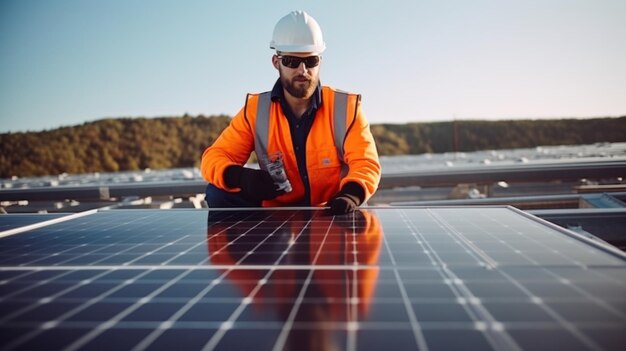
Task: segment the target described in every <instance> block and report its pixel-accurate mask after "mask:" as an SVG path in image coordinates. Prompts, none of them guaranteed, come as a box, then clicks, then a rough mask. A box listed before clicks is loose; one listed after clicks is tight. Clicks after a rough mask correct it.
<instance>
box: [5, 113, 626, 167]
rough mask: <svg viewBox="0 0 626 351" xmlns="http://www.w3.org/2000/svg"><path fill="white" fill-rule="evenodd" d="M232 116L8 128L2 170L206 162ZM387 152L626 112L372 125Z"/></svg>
mask: <svg viewBox="0 0 626 351" xmlns="http://www.w3.org/2000/svg"><path fill="white" fill-rule="evenodd" d="M229 121H230V117H228V116H211V117H205V116H197V117H191V116H187V115H186V116H183V117H167V118H132V119H131V118H120V119H103V120H99V121H96V122H90V123H85V124H82V125H78V126H73V127H64V128H59V129H55V130H49V131H42V132H29V133H7V134H0V150H2V153H1V155H0V177H2V178H7V177H11V176H34V175H51V174H60V173H63V172H67V173H85V172H114V171H121V170H137V169H144V168H152V169H163V168H176V167H192V166H198V165H199V162H200V156H201V155H202V151H203V150H204V149H205V148H206V147H207V146H208V145H210V144H211V143H212V142H213V141H214V140H215V139H216V138H217V136H218V135H219V133H220V132H221V131H222V130H223V129H224V128H225V127H226V126H227V125H228V123H229ZM372 133H373V134H374V137H375V139H376V144H377V146H378V150H379V153H380V154H381V155H400V154H421V153H439V152H449V151H476V150H485V149H508V148H522V147H534V146H539V145H577V144H591V143H596V142H624V141H626V117H620V118H596V119H559V120H512V121H455V122H437V123H410V124H402V125H398V124H378V125H372Z"/></svg>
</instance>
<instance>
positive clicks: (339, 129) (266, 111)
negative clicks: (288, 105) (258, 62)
mask: <svg viewBox="0 0 626 351" xmlns="http://www.w3.org/2000/svg"><path fill="white" fill-rule="evenodd" d="M271 103H272V100H271V92H265V93H261V94H259V101H258V104H257V111H256V124H255V126H254V133H255V138H254V151H255V152H256V156H257V159H258V162H259V166H260V168H261V169H264V170H267V163H268V156H267V145H268V139H269V125H270V122H269V121H270V105H271ZM347 109H348V94H346V93H343V92H335V105H334V108H333V123H334V129H333V138H334V141H335V148H336V149H337V156H338V157H339V162H340V163H341V178H343V177H345V176H346V174H348V165H347V164H346V162H345V160H344V158H343V151H344V150H343V144H344V141H345V139H346V128H347V126H346V114H347Z"/></svg>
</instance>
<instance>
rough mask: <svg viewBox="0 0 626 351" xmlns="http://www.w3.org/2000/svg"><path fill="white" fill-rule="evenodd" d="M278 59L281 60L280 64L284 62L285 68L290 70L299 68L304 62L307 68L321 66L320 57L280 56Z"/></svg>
mask: <svg viewBox="0 0 626 351" xmlns="http://www.w3.org/2000/svg"><path fill="white" fill-rule="evenodd" d="M278 58H279V59H280V62H282V64H283V66H285V67H289V68H298V67H300V64H301V63H302V62H304V65H305V66H306V67H307V68H313V67H316V66H317V65H319V64H320V57H319V56H307V57H298V56H278Z"/></svg>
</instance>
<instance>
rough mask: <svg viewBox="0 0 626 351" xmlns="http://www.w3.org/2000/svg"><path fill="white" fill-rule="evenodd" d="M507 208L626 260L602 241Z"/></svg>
mask: <svg viewBox="0 0 626 351" xmlns="http://www.w3.org/2000/svg"><path fill="white" fill-rule="evenodd" d="M507 207H508V208H510V210H511V211H513V212H515V213H517V214H519V215H520V216H522V217H525V218H530V219H532V220H533V221H535V222H536V223H539V224H541V225H543V226H546V227H548V228H551V229H553V230H555V231H557V232H561V233H563V234H565V235H567V236H569V237H572V238H574V239H576V240H578V241H582V242H584V243H585V244H588V245H590V246H593V247H596V248H599V249H600V250H602V251H604V252H607V253H609V254H611V255H612V256H615V257H618V258H620V259H622V260H626V253H625V252H623V251H621V250H619V249H618V248H616V247H614V246H611V245H607V244H606V243H604V242H602V241H598V240H592V239H591V238H588V237H586V236H584V235H581V234H579V233H576V232H575V231H572V230H568V229H565V228H563V227H561V226H558V225H556V224H554V223H552V222H549V221H547V220H545V219H543V218H540V217H537V216H535V215H533V214H531V213H528V212H526V211H522V210H520V209H518V208H516V207H513V206H507Z"/></svg>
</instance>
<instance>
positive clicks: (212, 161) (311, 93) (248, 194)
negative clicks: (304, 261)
mask: <svg viewBox="0 0 626 351" xmlns="http://www.w3.org/2000/svg"><path fill="white" fill-rule="evenodd" d="M270 48H271V49H274V50H276V53H275V54H274V55H273V56H272V64H273V65H274V68H276V69H277V70H278V73H279V79H278V81H277V82H276V83H275V85H274V88H273V89H272V91H271V92H266V93H262V94H248V96H247V98H246V103H245V105H244V107H243V108H242V109H241V111H239V113H237V115H236V116H235V117H234V118H233V119H232V121H231V123H230V125H229V126H228V127H227V128H226V129H225V130H224V131H223V132H222V134H221V135H220V137H219V138H218V139H217V140H216V141H215V142H214V143H213V145H212V146H210V147H208V148H207V149H206V150H205V151H204V154H203V155H202V166H201V168H202V175H203V176H204V178H205V179H206V180H207V181H208V182H209V185H208V186H207V190H206V201H207V203H208V205H209V207H259V206H264V207H269V206H328V207H329V208H330V210H331V212H332V213H333V214H344V213H349V212H352V211H354V210H355V209H356V208H357V207H358V206H360V205H361V204H362V203H364V202H365V201H366V200H367V199H369V198H370V197H371V196H372V195H373V194H374V192H375V191H376V189H377V187H378V183H379V181H380V163H379V161H378V153H377V151H376V145H375V144H374V139H373V137H372V134H371V132H370V129H369V124H368V123H367V121H366V120H365V117H364V116H363V114H362V112H361V107H360V96H359V95H356V94H349V93H344V92H339V91H336V90H335V89H333V88H331V87H327V86H322V85H321V84H320V81H319V70H320V64H321V61H322V59H321V56H320V55H321V54H322V52H323V51H324V50H325V49H326V44H325V43H324V41H323V38H322V31H321V29H320V27H319V25H318V24H317V22H316V21H315V19H313V17H311V16H309V15H308V14H307V13H306V12H304V11H294V12H291V13H289V14H288V15H287V16H285V17H283V18H281V19H280V20H279V21H278V23H277V24H276V26H275V28H274V33H273V38H272V41H271V43H270ZM252 151H255V152H256V155H257V159H258V162H259V166H260V169H259V170H257V169H252V168H246V167H243V165H245V163H246V161H247V160H248V159H249V157H250V154H251V153H252Z"/></svg>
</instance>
